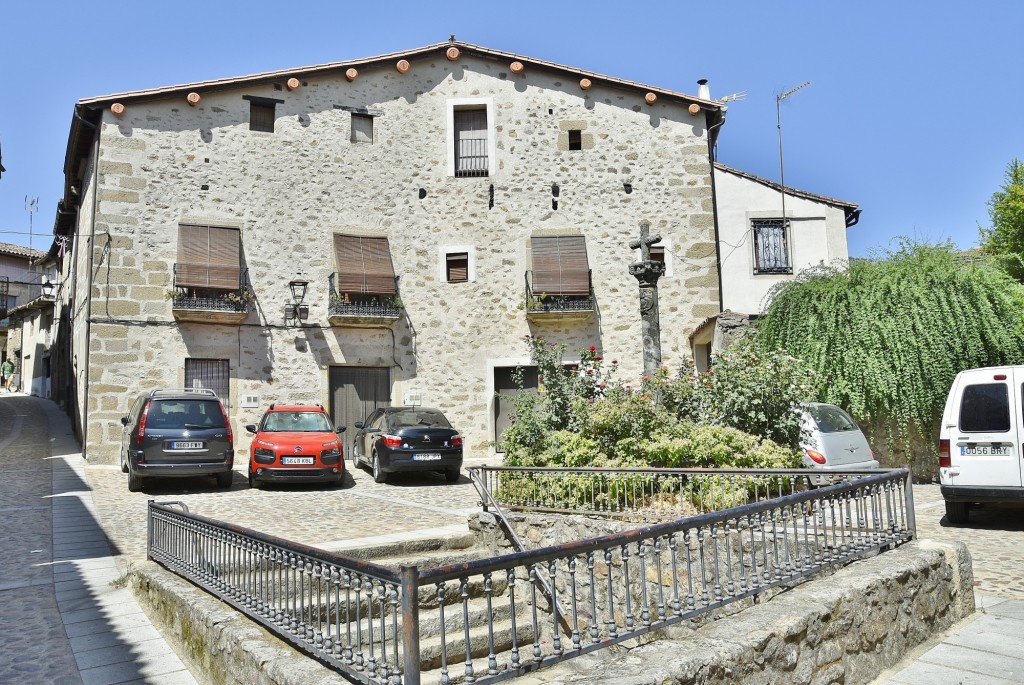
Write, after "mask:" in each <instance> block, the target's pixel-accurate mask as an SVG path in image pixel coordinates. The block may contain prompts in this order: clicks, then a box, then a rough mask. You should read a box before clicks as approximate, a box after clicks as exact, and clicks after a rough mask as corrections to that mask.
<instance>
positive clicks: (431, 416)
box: [388, 409, 452, 429]
mask: <svg viewBox="0 0 1024 685" xmlns="http://www.w3.org/2000/svg"><path fill="white" fill-rule="evenodd" d="M388 423H390V424H391V427H392V428H395V429H397V428H413V427H415V428H451V427H452V425H451V424H450V423H448V419H446V418H445V417H444V414H442V413H441V412H439V411H433V410H430V409H406V410H402V411H396V412H394V413H392V414H391V415H390V416H389V417H388Z"/></svg>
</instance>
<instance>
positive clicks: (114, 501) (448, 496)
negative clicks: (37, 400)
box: [86, 461, 483, 558]
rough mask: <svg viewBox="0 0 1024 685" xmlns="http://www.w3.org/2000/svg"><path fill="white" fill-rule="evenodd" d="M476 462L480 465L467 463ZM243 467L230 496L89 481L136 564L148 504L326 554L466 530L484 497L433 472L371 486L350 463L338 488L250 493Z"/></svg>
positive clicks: (109, 474)
mask: <svg viewBox="0 0 1024 685" xmlns="http://www.w3.org/2000/svg"><path fill="white" fill-rule="evenodd" d="M474 463H483V462H475V461H467V462H466V464H467V465H471V464H474ZM246 465H247V462H244V461H243V463H242V464H236V465H235V480H234V483H233V484H232V485H231V489H230V490H226V491H225V490H220V489H219V488H217V485H216V483H215V481H214V479H213V478H210V477H204V478H174V479H160V480H156V481H153V482H152V483H150V484H147V485H146V486H145V489H144V491H143V492H128V477H127V476H126V475H125V474H123V473H121V470H120V469H119V468H118V467H114V466H89V467H87V468H86V475H87V477H88V479H89V486H90V487H91V488H92V490H93V493H94V496H95V501H96V504H97V509H98V511H99V515H100V518H101V520H102V522H103V527H104V529H105V530H106V531H107V534H108V535H109V536H110V538H111V540H112V541H113V543H114V544H115V545H116V546H117V547H118V549H119V550H120V552H121V553H122V554H125V555H127V556H129V557H132V558H145V556H146V549H145V547H146V505H147V502H148V501H149V500H151V499H152V500H156V501H158V502H163V501H172V500H177V501H181V502H184V503H185V505H186V506H187V507H188V509H189V511H190V512H192V513H193V514H200V515H202V516H208V517H210V518H214V519H218V520H220V521H225V522H228V523H233V524H236V525H240V526H246V527H248V528H254V529H256V530H258V531H260V532H261V533H267V534H270V535H276V536H278V537H282V538H285V539H287V540H292V541H294V542H300V543H303V544H306V545H313V546H316V547H320V548H322V549H334V548H340V547H341V546H343V545H345V544H346V543H349V542H351V541H354V540H358V539H360V538H365V537H373V536H378V535H381V534H382V533H400V532H408V531H413V530H419V529H424V528H439V527H444V526H451V525H457V524H463V525H465V523H466V519H467V516H468V515H469V514H470V513H472V512H473V511H476V510H477V509H478V508H479V507H478V505H477V502H478V501H479V497H478V496H477V494H476V490H475V489H474V488H473V485H472V484H471V483H470V480H469V478H468V477H467V476H465V475H463V476H462V478H461V479H460V480H459V482H458V483H452V484H449V483H447V482H445V479H444V476H442V475H440V474H434V473H422V474H412V473H411V474H396V475H392V476H391V477H390V478H389V480H388V482H387V483H374V482H373V478H372V477H371V476H370V474H369V473H368V472H367V471H365V470H363V469H353V468H352V467H351V464H350V463H346V465H345V470H346V475H345V482H344V483H343V485H342V486H341V487H331V486H323V485H317V484H312V485H304V484H288V485H268V486H267V487H266V488H265V489H263V490H256V489H252V488H250V487H249V484H248V480H247V477H246V471H245V469H246Z"/></svg>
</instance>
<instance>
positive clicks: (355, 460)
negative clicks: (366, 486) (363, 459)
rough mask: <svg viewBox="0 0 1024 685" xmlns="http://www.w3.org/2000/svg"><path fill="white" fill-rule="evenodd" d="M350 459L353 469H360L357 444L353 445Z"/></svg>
mask: <svg viewBox="0 0 1024 685" xmlns="http://www.w3.org/2000/svg"><path fill="white" fill-rule="evenodd" d="M349 459H351V460H352V468H354V469H357V468H359V453H358V452H356V444H355V443H354V442H353V443H352V452H351V453H350V454H349Z"/></svg>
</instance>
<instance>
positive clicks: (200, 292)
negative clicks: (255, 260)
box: [171, 264, 252, 312]
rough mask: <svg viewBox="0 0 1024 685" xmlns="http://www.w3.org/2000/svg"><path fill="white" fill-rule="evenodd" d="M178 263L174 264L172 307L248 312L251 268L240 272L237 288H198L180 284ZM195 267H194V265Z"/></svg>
mask: <svg viewBox="0 0 1024 685" xmlns="http://www.w3.org/2000/svg"><path fill="white" fill-rule="evenodd" d="M178 266H179V265H178V264H175V265H174V292H173V294H172V295H171V307H172V309H193V310H205V311H213V312H247V311H249V301H250V300H251V299H252V293H251V292H250V290H249V270H248V269H241V270H239V272H238V283H239V285H238V287H237V288H197V287H192V286H185V285H179V278H178V272H179V269H178ZM193 269H194V267H193Z"/></svg>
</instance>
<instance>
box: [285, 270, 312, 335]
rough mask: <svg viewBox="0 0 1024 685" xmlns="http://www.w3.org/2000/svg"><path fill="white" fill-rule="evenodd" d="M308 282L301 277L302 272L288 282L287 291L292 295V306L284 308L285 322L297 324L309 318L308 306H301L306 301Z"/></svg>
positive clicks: (288, 305) (287, 305)
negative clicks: (295, 322)
mask: <svg viewBox="0 0 1024 685" xmlns="http://www.w3.org/2000/svg"><path fill="white" fill-rule="evenodd" d="M308 287H309V281H307V280H306V279H305V278H303V277H302V272H299V273H298V274H296V275H295V278H293V279H292V280H290V281H288V289H289V290H290V291H291V293H292V304H286V305H285V306H284V319H285V321H286V322H287V321H297V322H299V323H301V322H303V321H305V320H306V319H308V318H309V305H304V304H302V301H303V300H305V299H306V288H308Z"/></svg>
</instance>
